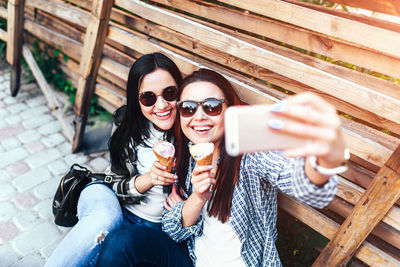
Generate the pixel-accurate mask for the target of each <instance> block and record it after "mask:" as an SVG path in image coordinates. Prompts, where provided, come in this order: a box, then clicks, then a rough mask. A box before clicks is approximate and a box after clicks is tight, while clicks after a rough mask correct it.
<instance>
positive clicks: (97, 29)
mask: <svg viewBox="0 0 400 267" xmlns="http://www.w3.org/2000/svg"><path fill="white" fill-rule="evenodd" d="M113 3H114V1H113V0H96V1H93V6H92V13H91V15H90V21H89V24H88V27H87V30H86V35H85V42H84V46H83V49H82V58H81V61H80V66H79V75H80V77H79V79H78V88H77V93H76V98H75V105H74V110H75V112H76V114H77V118H76V124H75V125H76V128H75V136H74V142H73V145H72V151H73V152H76V151H77V150H78V149H79V147H80V144H81V141H82V137H83V134H84V130H85V126H86V121H87V116H88V114H89V106H90V101H91V98H92V94H93V91H94V85H95V82H96V75H97V72H98V69H99V66H100V60H101V55H102V51H103V46H104V41H105V39H106V35H107V26H108V21H109V18H110V13H111V8H112V6H113Z"/></svg>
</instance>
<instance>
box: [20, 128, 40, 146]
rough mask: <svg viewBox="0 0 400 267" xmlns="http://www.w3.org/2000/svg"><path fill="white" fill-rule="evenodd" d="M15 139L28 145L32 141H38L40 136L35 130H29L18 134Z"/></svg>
mask: <svg viewBox="0 0 400 267" xmlns="http://www.w3.org/2000/svg"><path fill="white" fill-rule="evenodd" d="M17 137H18V139H19V140H21V142H22V143H24V144H28V143H32V142H33V141H36V140H39V139H40V137H41V135H40V133H38V132H37V131H35V130H29V131H25V132H23V133H21V134H19V135H18V136H17Z"/></svg>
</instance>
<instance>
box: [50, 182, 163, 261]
mask: <svg viewBox="0 0 400 267" xmlns="http://www.w3.org/2000/svg"><path fill="white" fill-rule="evenodd" d="M78 217H79V221H78V223H77V224H76V225H75V226H74V227H73V228H72V229H71V231H70V232H69V233H68V234H67V235H66V236H65V238H64V239H63V240H62V241H61V243H60V244H59V245H58V247H57V248H56V249H55V250H54V252H53V254H52V255H51V256H50V258H49V259H48V261H47V262H46V265H45V267H56V266H57V267H59V266H60V267H61V266H95V265H96V260H97V257H98V254H99V252H100V249H101V246H102V245H103V240H104V238H105V237H106V236H107V234H108V233H110V232H111V231H113V230H115V229H117V228H119V227H120V226H122V225H129V224H143V225H147V226H150V227H156V228H157V227H158V228H160V227H161V224H155V223H151V222H148V221H146V220H143V219H141V218H139V217H137V216H135V215H133V214H132V213H130V212H129V211H126V210H124V211H122V210H121V206H120V204H119V202H118V198H117V197H116V195H115V193H114V192H113V191H112V190H111V189H110V188H108V187H107V186H106V185H103V184H101V183H99V182H94V183H91V184H89V185H88V186H86V187H85V189H84V190H83V191H82V193H81V195H80V197H79V202H78Z"/></svg>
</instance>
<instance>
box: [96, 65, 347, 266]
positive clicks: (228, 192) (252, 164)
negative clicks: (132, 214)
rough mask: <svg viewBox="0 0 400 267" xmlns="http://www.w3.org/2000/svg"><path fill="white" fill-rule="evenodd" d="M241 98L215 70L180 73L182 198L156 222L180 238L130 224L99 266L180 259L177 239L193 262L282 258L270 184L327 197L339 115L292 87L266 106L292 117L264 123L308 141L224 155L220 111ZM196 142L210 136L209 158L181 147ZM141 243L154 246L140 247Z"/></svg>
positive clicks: (319, 203)
mask: <svg viewBox="0 0 400 267" xmlns="http://www.w3.org/2000/svg"><path fill="white" fill-rule="evenodd" d="M239 104H240V100H239V98H238V96H237V95H236V93H235V91H234V90H233V88H232V86H231V84H230V83H229V82H228V81H227V80H226V79H225V78H224V77H223V76H221V75H219V74H218V73H216V72H214V71H211V70H206V69H200V70H198V71H196V72H194V73H192V74H191V75H189V76H188V77H186V78H185V79H184V81H183V83H182V92H181V95H180V101H179V102H178V109H179V113H180V127H181V129H182V132H183V134H184V135H183V134H182V132H180V131H178V133H177V134H176V137H177V141H178V150H177V155H178V157H177V174H178V177H179V178H178V179H179V182H180V185H181V187H182V189H183V195H184V197H186V200H185V201H182V202H177V203H176V201H175V196H174V195H172V196H170V205H167V207H166V208H167V209H169V210H170V211H169V212H168V213H166V214H165V215H164V216H163V219H162V228H163V231H164V232H165V233H166V234H168V236H170V237H171V238H172V239H173V240H174V241H175V242H177V243H178V244H180V245H181V246H179V245H174V244H172V243H171V242H170V241H168V239H167V238H165V237H164V236H162V235H157V233H156V232H155V231H152V230H145V229H143V228H140V227H133V228H132V227H131V228H129V229H124V230H121V231H119V233H118V232H117V233H115V234H112V235H111V236H110V239H109V240H107V241H106V244H105V247H104V250H103V251H108V253H104V255H102V254H103V251H102V252H101V255H100V258H99V263H101V264H100V266H107V265H108V264H115V265H118V266H128V265H129V266H138V265H137V264H139V263H142V264H143V263H144V262H147V265H146V264H145V265H140V266H179V265H175V264H174V263H171V258H173V257H174V255H179V257H182V256H181V254H182V253H184V250H183V249H182V245H184V244H186V245H187V248H188V253H189V257H190V258H191V259H192V261H193V264H194V265H195V266H197V267H212V266H281V262H280V259H279V255H278V252H277V250H276V247H275V241H276V238H277V232H276V217H277V194H278V190H281V191H282V192H284V193H286V194H288V195H291V196H294V197H296V198H298V199H300V200H301V201H304V202H306V203H307V204H309V205H312V206H314V207H317V208H322V207H324V206H326V205H327V204H328V203H329V202H330V200H331V199H332V198H333V197H334V195H335V191H336V188H337V177H336V176H335V175H326V173H328V172H329V170H335V169H336V167H338V166H340V165H342V164H343V162H344V161H345V155H344V154H345V153H344V151H345V144H344V140H343V138H342V135H341V131H340V120H339V118H338V116H337V115H336V111H335V109H334V108H333V107H332V106H331V105H330V104H328V103H327V102H325V101H324V100H322V99H321V98H319V97H318V96H316V95H315V94H311V93H304V94H299V95H297V96H294V97H291V98H289V99H287V100H286V101H285V102H281V103H278V104H276V105H275V106H274V108H273V111H274V112H275V113H276V114H277V115H278V116H288V117H291V118H292V119H293V120H295V121H296V122H295V123H293V122H292V123H287V124H286V125H283V124H278V126H277V125H272V127H274V129H275V130H276V131H281V132H285V133H287V134H292V135H302V136H303V137H304V138H307V139H312V140H313V142H312V143H308V144H307V145H305V146H304V147H300V148H297V149H292V150H287V151H285V154H286V156H285V155H283V154H282V153H280V152H275V151H270V152H261V153H249V154H244V155H243V156H238V157H230V156H229V155H227V154H226V152H225V149H224V147H225V145H224V133H225V129H224V117H223V115H224V112H225V110H226V108H227V107H228V106H232V105H239ZM310 106H311V107H312V108H310ZM260 120H262V118H260ZM299 133H301V134H299ZM272 141H273V140H272ZM203 142H212V143H214V146H215V149H214V154H213V161H212V165H211V166H196V164H195V162H194V160H193V159H192V158H191V156H190V154H189V147H188V146H189V145H190V144H191V143H195V144H197V143H203ZM288 155H289V156H290V157H287V156H288ZM310 155H316V156H317V161H318V164H319V165H320V166H318V167H316V168H315V165H314V166H312V164H310V161H309V160H307V157H309V156H310ZM321 166H322V168H321ZM342 169H343V168H342ZM321 170H322V171H321ZM323 172H325V174H324V173H323ZM185 178H186V179H185ZM144 232H145V233H144ZM142 236H146V238H147V239H152V238H153V237H154V238H155V237H156V236H157V239H158V241H159V242H152V244H153V245H151V246H148V244H149V242H146V238H143V237H142ZM117 244H118V247H117ZM138 244H141V245H140V246H141V248H140V249H137V247H138V246H139V245H138ZM110 247H113V248H114V249H111V248H110ZM143 247H146V248H148V249H151V251H152V253H151V254H146V253H143V250H144V249H143ZM109 248H110V250H109ZM146 257H147V258H146ZM143 259H145V260H143ZM181 266H183V265H181ZM185 266H186V265H185Z"/></svg>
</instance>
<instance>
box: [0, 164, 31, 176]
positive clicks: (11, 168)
mask: <svg viewBox="0 0 400 267" xmlns="http://www.w3.org/2000/svg"><path fill="white" fill-rule="evenodd" d="M29 170H30V168H29V166H28V165H26V163H25V162H23V161H18V162H15V163H13V164H11V165H8V167H7V171H8V172H9V173H10V174H11V175H13V176H14V177H15V176H20V175H22V174H24V173H26V172H27V171H29ZM0 181H1V180H0Z"/></svg>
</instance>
